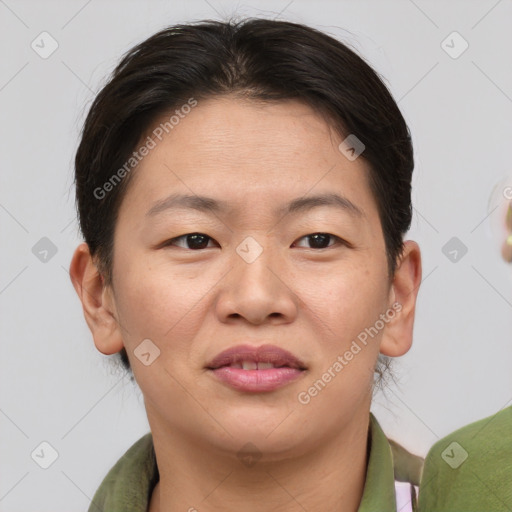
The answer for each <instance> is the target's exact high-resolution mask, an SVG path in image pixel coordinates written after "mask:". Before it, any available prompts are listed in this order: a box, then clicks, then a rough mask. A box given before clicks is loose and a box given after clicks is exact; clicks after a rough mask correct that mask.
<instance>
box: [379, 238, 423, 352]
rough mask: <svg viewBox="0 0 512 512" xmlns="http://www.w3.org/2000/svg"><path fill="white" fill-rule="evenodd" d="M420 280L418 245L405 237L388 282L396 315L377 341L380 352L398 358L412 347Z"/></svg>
mask: <svg viewBox="0 0 512 512" xmlns="http://www.w3.org/2000/svg"><path fill="white" fill-rule="evenodd" d="M420 283H421V253H420V248H419V246H418V244H417V243H416V242H413V241H411V240H407V241H406V242H405V243H404V249H403V251H402V254H401V256H400V258H399V261H398V263H397V268H396V271H395V275H394V276H393V280H392V283H391V289H390V295H389V308H390V310H393V311H395V315H394V317H393V318H392V319H390V320H389V322H388V323H387V324H386V328H385V330H384V334H383V336H382V340H381V344H380V352H381V354H384V355H386V356H390V357H398V356H402V355H404V354H405V353H406V352H407V351H408V350H409V349H410V348H411V345H412V333H413V327H414V314H415V310H416V297H417V295H418V288H419V286H420Z"/></svg>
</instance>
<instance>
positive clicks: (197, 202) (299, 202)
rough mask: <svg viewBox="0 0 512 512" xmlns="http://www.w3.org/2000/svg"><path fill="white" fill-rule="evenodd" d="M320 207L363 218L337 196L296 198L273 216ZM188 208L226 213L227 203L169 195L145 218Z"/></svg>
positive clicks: (359, 210) (323, 195) (186, 195)
mask: <svg viewBox="0 0 512 512" xmlns="http://www.w3.org/2000/svg"><path fill="white" fill-rule="evenodd" d="M320 206H331V207H335V208H338V209H341V210H343V211H345V212H347V213H349V214H350V215H352V216H353V217H365V214H364V213H363V211H362V210H361V209H360V208H358V207H357V206H356V205H355V204H354V203H353V202H352V201H350V200H349V199H347V198H346V197H343V196H340V195H339V194H334V193H330V194H319V195H315V196H308V197H298V198H296V199H293V200H291V201H290V202H288V203H286V204H285V205H284V206H282V207H280V208H276V210H275V211H274V214H275V215H276V216H281V215H288V214H296V213H302V212H306V211H309V210H311V209H313V208H316V207H320ZM183 208H189V209H193V210H198V211H200V212H206V213H208V212H210V213H226V212H227V211H228V210H230V208H229V203H228V202H226V201H223V200H219V199H214V198H212V197H206V196H198V195H188V194H171V195H170V196H168V197H166V198H164V199H161V200H160V201H157V202H156V203H154V204H153V206H152V207H151V208H150V209H149V210H148V211H147V212H146V216H147V217H153V216H155V215H157V214H159V213H162V212H164V211H166V210H171V209H183Z"/></svg>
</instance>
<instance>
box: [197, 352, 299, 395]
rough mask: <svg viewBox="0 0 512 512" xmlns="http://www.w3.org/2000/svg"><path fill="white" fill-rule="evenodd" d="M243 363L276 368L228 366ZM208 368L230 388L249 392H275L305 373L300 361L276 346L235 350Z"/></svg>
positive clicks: (226, 353)
mask: <svg viewBox="0 0 512 512" xmlns="http://www.w3.org/2000/svg"><path fill="white" fill-rule="evenodd" d="M242 361H253V362H255V363H272V364H273V365H274V366H275V367H276V368H269V369H263V370H244V369H242V368H232V367H230V366H229V365H230V364H235V363H241V362H242ZM206 368H208V369H209V370H210V371H211V372H212V373H213V374H214V375H215V376H216V377H217V378H218V379H220V380H221V381H222V382H224V383H226V384H228V385H230V386H231V387H233V388H235V389H238V390H240V391H250V392H261V391H273V390H275V389H277V388H280V387H281V386H284V385H285V384H287V383H288V382H291V381H293V380H295V379H297V378H298V377H300V376H301V375H303V372H304V370H306V366H305V364H304V363H303V362H302V361H300V360H299V359H298V358H297V357H295V356H294V355H293V354H291V353H290V352H288V351H287V350H283V349H281V348H279V347H276V346H274V345H262V346H259V347H251V346H250V345H239V346H236V347H232V348H230V349H227V350H224V351H223V352H221V353H220V354H218V355H217V356H216V357H215V358H214V359H213V360H212V361H211V362H210V363H209V364H208V365H207V366H206Z"/></svg>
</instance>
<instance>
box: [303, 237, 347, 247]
mask: <svg viewBox="0 0 512 512" xmlns="http://www.w3.org/2000/svg"><path fill="white" fill-rule="evenodd" d="M302 239H306V240H308V241H309V243H310V244H311V247H309V249H326V248H328V247H331V246H332V245H333V244H329V242H330V241H331V240H333V241H334V242H343V240H342V239H341V238H339V237H337V236H336V235H331V234H330V233H313V234H311V235H306V236H303V237H302V238H300V239H299V240H302Z"/></svg>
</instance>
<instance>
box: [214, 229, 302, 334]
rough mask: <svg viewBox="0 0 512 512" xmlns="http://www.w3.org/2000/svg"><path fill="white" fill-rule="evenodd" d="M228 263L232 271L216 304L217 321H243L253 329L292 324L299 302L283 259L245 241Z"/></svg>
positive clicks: (258, 245) (254, 241)
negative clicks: (254, 327)
mask: <svg viewBox="0 0 512 512" xmlns="http://www.w3.org/2000/svg"><path fill="white" fill-rule="evenodd" d="M230 263H232V270H231V271H230V272H229V273H228V274H227V276H226V279H225V280H223V282H222V285H221V287H220V291H219V292H218V297H217V301H216V313H217V315H218V318H219V319H220V321H222V322H228V323H229V322H233V321H236V319H238V321H240V319H244V320H245V321H247V322H249V323H250V324H254V325H260V324H264V323H270V324H272V325H277V324H283V323H289V322H292V321H293V320H294V318H295V317H296V315H297V311H298V305H299V298H298V296H297V294H296V293H295V292H294V291H293V288H294V286H293V279H292V276H291V273H290V269H289V267H288V265H287V263H286V261H285V260H284V258H283V257H282V255H281V256H279V254H278V253H277V251H272V250H271V249H270V248H269V247H264V246H263V244H259V243H258V242H257V241H256V240H255V239H254V238H252V237H248V238H247V239H245V241H244V242H242V243H241V244H240V245H239V246H238V247H237V250H236V251H234V254H233V255H232V261H231V262H230Z"/></svg>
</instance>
